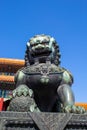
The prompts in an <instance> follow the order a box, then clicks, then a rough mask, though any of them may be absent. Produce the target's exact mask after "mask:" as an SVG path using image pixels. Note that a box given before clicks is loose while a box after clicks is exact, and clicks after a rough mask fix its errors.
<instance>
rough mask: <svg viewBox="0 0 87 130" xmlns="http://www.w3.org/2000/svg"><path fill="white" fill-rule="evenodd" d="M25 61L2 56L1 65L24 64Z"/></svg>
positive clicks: (21, 65)
mask: <svg viewBox="0 0 87 130" xmlns="http://www.w3.org/2000/svg"><path fill="white" fill-rule="evenodd" d="M24 63H25V61H24V60H19V59H9V58H0V65H5V66H7V65H12V66H20V67H23V66H24Z"/></svg>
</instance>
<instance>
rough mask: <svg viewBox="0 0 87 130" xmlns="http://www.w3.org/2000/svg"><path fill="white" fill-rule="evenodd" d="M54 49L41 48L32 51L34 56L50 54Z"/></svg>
mask: <svg viewBox="0 0 87 130" xmlns="http://www.w3.org/2000/svg"><path fill="white" fill-rule="evenodd" d="M51 52H52V51H51V50H49V49H39V50H35V51H32V52H31V55H32V56H33V57H41V56H49V55H50V53H51Z"/></svg>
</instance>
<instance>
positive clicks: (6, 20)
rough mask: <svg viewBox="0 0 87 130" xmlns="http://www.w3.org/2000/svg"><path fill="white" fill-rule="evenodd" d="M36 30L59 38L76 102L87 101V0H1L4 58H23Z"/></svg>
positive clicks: (1, 51)
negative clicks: (72, 80)
mask: <svg viewBox="0 0 87 130" xmlns="http://www.w3.org/2000/svg"><path fill="white" fill-rule="evenodd" d="M36 34H48V35H51V36H53V37H54V38H55V39H56V40H57V42H58V44H59V46H60V52H61V55H62V56H61V66H62V67H65V68H66V69H68V70H70V71H71V72H72V74H73V76H74V84H73V85H72V89H73V92H74V94H75V99H76V102H86V103H87V0H0V57H1V58H16V59H23V58H24V53H25V48H26V42H27V41H28V40H29V38H31V37H32V36H34V35H36Z"/></svg>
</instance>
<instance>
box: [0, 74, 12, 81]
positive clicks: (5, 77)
mask: <svg viewBox="0 0 87 130" xmlns="http://www.w3.org/2000/svg"><path fill="white" fill-rule="evenodd" d="M0 82H6V83H7V82H14V76H8V75H7V76H6V75H0Z"/></svg>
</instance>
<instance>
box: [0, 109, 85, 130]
mask: <svg viewBox="0 0 87 130" xmlns="http://www.w3.org/2000/svg"><path fill="white" fill-rule="evenodd" d="M0 130H87V114H81V115H80V114H69V113H68V114H65V113H42V112H40V113H39V112H38V113H30V112H28V113H27V112H8V111H7V112H4V111H3V112H0Z"/></svg>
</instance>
